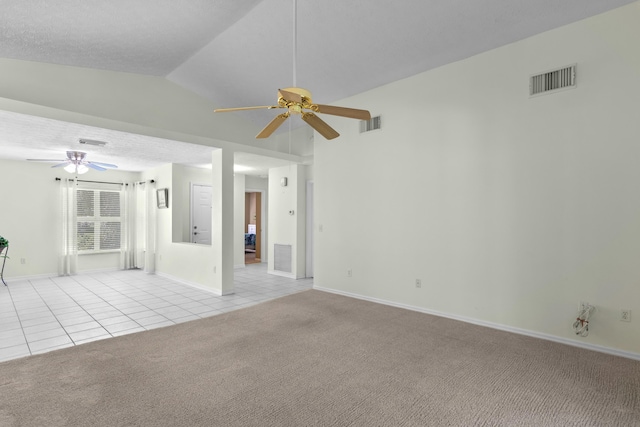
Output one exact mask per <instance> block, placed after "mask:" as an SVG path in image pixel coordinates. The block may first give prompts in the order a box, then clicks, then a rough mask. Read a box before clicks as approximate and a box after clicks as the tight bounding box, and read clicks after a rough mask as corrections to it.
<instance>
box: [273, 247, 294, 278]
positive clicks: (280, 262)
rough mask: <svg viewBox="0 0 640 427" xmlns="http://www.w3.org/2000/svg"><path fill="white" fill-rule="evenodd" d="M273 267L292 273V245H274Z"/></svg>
mask: <svg viewBox="0 0 640 427" xmlns="http://www.w3.org/2000/svg"><path fill="white" fill-rule="evenodd" d="M273 269H274V270H276V271H282V272H285V273H291V245H279V244H277V243H276V244H275V245H273Z"/></svg>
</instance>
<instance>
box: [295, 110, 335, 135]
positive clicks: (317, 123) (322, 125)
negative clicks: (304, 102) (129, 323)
mask: <svg viewBox="0 0 640 427" xmlns="http://www.w3.org/2000/svg"><path fill="white" fill-rule="evenodd" d="M302 120H304V121H305V122H307V123H308V124H309V126H311V127H312V128H314V129H315V130H317V131H318V133H320V135H322V136H324V137H325V138H327V139H333V138H336V137H338V136H340V134H339V133H338V132H336V130H335V129H334V128H332V127H331V126H329V125H328V124H327V123H326V122H325V121H324V120H322V119H321V118H320V117H318V116H316V115H315V114H313V113H302Z"/></svg>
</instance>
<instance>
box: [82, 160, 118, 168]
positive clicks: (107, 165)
mask: <svg viewBox="0 0 640 427" xmlns="http://www.w3.org/2000/svg"><path fill="white" fill-rule="evenodd" d="M86 164H87V166H89V164H92V165H98V166H102V167H105V168H116V169H117V168H118V166H117V165H112V164H111V163H102V162H87V163H86Z"/></svg>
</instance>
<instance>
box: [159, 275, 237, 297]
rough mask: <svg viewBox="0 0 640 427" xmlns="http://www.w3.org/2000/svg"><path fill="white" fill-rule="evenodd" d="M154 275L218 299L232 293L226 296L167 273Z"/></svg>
mask: <svg viewBox="0 0 640 427" xmlns="http://www.w3.org/2000/svg"><path fill="white" fill-rule="evenodd" d="M155 274H156V275H158V276H160V277H164V278H165V279H170V280H173V281H174V282H178V283H181V284H183V285H187V286H191V287H192V288H197V289H200V290H201V291H207V292H211V293H212V294H214V295H216V296H219V297H221V296H223V295H231V294H232V293H233V292H230V293H228V294H223V293H222V292H218V291H217V290H216V289H212V288H209V287H207V286H204V285H201V284H199V283H195V282H189V281H187V280H184V279H181V278H179V277H175V276H172V275H170V274H167V273H160V272H157V271H156V272H155Z"/></svg>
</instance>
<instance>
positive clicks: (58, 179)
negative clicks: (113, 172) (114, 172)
mask: <svg viewBox="0 0 640 427" xmlns="http://www.w3.org/2000/svg"><path fill="white" fill-rule="evenodd" d="M61 179H62V178H56V181H60V180H61ZM76 182H91V183H94V184H116V185H129V184H125V183H124V182H107V181H86V180H83V179H77V180H76ZM149 182H150V183H152V184H153V183H154V182H156V181H155V180H153V179H150V180H149ZM145 183H146V181H139V182H136V184H145Z"/></svg>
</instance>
